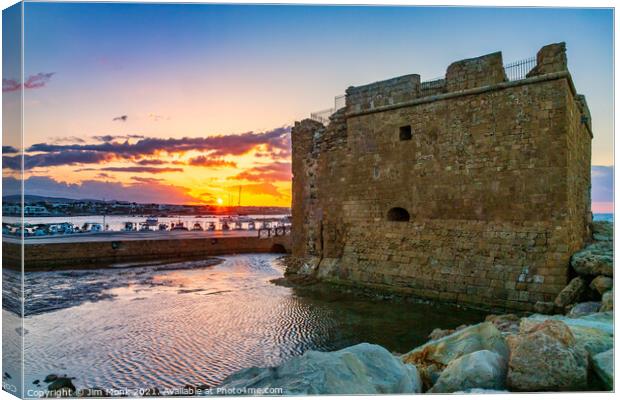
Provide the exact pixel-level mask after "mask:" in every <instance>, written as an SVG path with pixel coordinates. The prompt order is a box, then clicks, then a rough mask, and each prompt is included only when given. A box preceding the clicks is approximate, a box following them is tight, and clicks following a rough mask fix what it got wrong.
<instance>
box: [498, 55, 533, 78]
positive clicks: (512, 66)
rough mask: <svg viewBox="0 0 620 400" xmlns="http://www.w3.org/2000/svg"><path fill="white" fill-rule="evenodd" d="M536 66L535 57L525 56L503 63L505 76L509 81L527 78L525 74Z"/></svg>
mask: <svg viewBox="0 0 620 400" xmlns="http://www.w3.org/2000/svg"><path fill="white" fill-rule="evenodd" d="M535 66H536V57H530V58H526V59H525V60H519V61H515V62H511V63H509V64H506V65H504V71H506V77H507V78H508V80H509V81H520V80H521V79H525V78H527V74H528V73H529V72H530V71H531V70H532V69H533V68H534V67H535Z"/></svg>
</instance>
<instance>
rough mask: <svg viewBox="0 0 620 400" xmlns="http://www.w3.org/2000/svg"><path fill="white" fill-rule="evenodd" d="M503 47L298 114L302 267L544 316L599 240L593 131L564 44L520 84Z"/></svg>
mask: <svg viewBox="0 0 620 400" xmlns="http://www.w3.org/2000/svg"><path fill="white" fill-rule="evenodd" d="M506 72H507V68H504V66H503V61H502V54H501V53H499V52H498V53H493V54H489V55H485V56H482V57H478V58H472V59H467V60H462V61H457V62H455V63H453V64H451V65H450V66H449V67H448V69H447V71H446V75H445V78H444V79H440V80H437V81H433V82H425V83H421V82H420V76H419V75H417V74H412V75H405V76H401V77H397V78H393V79H389V80H385V81H381V82H376V83H372V84H369V85H364V86H358V87H349V88H348V89H347V91H346V105H345V106H344V107H342V108H340V109H339V110H337V111H336V112H335V113H334V114H333V115H331V116H330V117H329V123H328V124H326V126H325V125H323V124H322V123H320V122H317V121H314V120H311V119H306V120H303V121H301V122H296V123H295V126H294V128H293V131H292V141H293V176H294V178H293V254H292V256H293V260H292V264H291V265H292V267H291V268H290V270H291V271H292V272H297V273H301V274H310V275H313V276H316V277H317V278H319V279H321V280H325V281H331V282H336V283H342V284H352V285H357V286H365V287H371V288H377V289H387V290H389V291H396V292H401V293H405V294H411V295H414V296H418V297H422V298H428V299H438V300H445V301H450V302H456V303H464V304H475V305H485V306H492V307H500V308H508V309H516V310H530V309H532V308H533V305H534V304H535V303H536V302H539V301H540V302H543V301H544V302H548V301H553V299H554V298H555V297H556V295H557V294H558V292H560V291H561V290H562V288H564V287H565V286H566V283H567V282H568V280H569V278H570V276H569V261H570V256H571V254H572V253H574V252H575V251H577V250H578V249H580V248H581V247H582V246H583V245H584V244H585V242H586V241H587V240H588V238H589V226H590V225H589V224H590V222H591V215H592V214H591V211H590V159H591V155H590V153H591V140H592V129H591V120H590V113H589V110H588V106H587V104H586V101H585V98H584V96H582V95H579V94H577V92H576V90H575V87H574V85H573V81H572V79H571V75H570V73H569V71H568V68H567V59H566V49H565V44H564V43H557V44H551V45H547V46H545V47H543V48H542V49H540V51H539V52H538V54H537V57H536V60H535V62H534V61H532V68H531V70H529V72H527V74H523V75H524V76H520V77H519V78H517V79H512V80H509V79H508V77H507V74H506Z"/></svg>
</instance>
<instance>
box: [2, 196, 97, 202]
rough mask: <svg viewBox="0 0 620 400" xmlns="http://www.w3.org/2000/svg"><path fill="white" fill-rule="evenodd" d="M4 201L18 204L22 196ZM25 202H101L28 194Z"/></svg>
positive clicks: (6, 197)
mask: <svg viewBox="0 0 620 400" xmlns="http://www.w3.org/2000/svg"><path fill="white" fill-rule="evenodd" d="M2 200H3V201H5V202H9V203H17V202H20V201H21V196H20V195H18V194H11V195H8V196H2ZM24 201H25V202H26V203H37V202H43V201H47V202H50V203H75V202H78V201H101V200H95V199H67V198H64V197H47V196H36V195H32V194H27V195H25V196H24Z"/></svg>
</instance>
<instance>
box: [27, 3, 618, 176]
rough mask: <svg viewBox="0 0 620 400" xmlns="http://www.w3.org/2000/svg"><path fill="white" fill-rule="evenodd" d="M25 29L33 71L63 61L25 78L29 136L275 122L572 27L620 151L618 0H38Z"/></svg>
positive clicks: (170, 131) (591, 99) (600, 119)
mask: <svg viewBox="0 0 620 400" xmlns="http://www.w3.org/2000/svg"><path fill="white" fill-rule="evenodd" d="M25 41H26V50H25V75H26V76H27V77H28V76H37V74H41V73H47V74H52V73H53V75H50V76H49V77H43V76H39V78H40V79H43V80H44V81H45V82H44V84H45V87H42V88H40V89H37V90H30V91H27V92H26V113H27V115H26V117H27V118H26V121H27V124H26V127H25V132H26V134H27V137H26V144H27V145H28V144H34V143H41V142H49V141H50V138H52V137H68V136H78V137H83V136H87V135H103V134H110V133H117V134H125V135H126V134H139V135H145V136H147V137H159V138H164V137H165V138H170V137H183V136H190V137H197V136H201V137H203V136H211V135H220V134H238V133H243V132H249V131H254V132H263V131H267V130H271V129H274V128H277V127H282V126H287V125H290V124H291V123H292V122H293V121H295V120H300V119H303V118H305V117H307V116H308V115H309V113H310V112H312V111H317V110H321V109H324V108H327V107H330V106H332V104H333V97H334V96H336V95H339V94H342V93H344V90H345V89H346V87H348V86H351V85H360V84H365V83H368V82H373V81H377V80H382V79H386V78H389V77H393V76H398V75H403V74H409V73H419V74H420V75H421V76H422V80H428V79H432V78H435V77H438V76H442V75H443V74H444V73H445V70H446V67H447V66H448V65H449V64H450V63H451V62H453V61H456V60H459V59H463V58H468V57H475V56H479V55H482V54H487V53H490V52H495V51H502V53H503V57H504V62H505V63H507V62H511V61H516V60H520V59H524V58H528V57H531V56H534V55H535V54H536V52H537V51H538V49H539V48H540V47H542V46H543V45H545V44H548V43H553V42H559V41H564V42H566V45H567V53H568V60H569V69H570V71H571V73H572V76H573V79H574V82H575V86H576V87H577V90H578V91H579V92H580V93H582V94H585V95H586V97H587V100H588V103H589V106H590V109H591V112H592V117H593V130H594V136H595V138H594V141H593V148H592V163H593V164H594V165H607V166H608V165H611V164H613V145H612V142H613V12H612V10H610V9H569V8H563V9H558V8H480V7H471V8H463V7H432V8H429V7H427V8H425V7H378V6H372V7H349V6H344V7H336V6H249V5H243V6H240V5H188V4H171V5H161V4H160V5H155V4H151V5H143V4H111V3H103V4H70V3H34V2H33V3H27V4H26V14H25ZM122 115H127V116H129V118H128V119H127V120H126V121H125V123H123V124H122V125H121V124H119V123H118V120H114V119H113V118H115V117H118V116H122ZM248 165H249V164H248ZM67 172H69V171H63V174H65V175H66V173H67ZM71 183H76V181H75V180H74V181H72V182H71ZM194 183H195V182H194Z"/></svg>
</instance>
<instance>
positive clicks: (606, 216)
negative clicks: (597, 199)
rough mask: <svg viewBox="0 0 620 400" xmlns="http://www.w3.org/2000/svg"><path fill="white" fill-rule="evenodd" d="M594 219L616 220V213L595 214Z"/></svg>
mask: <svg viewBox="0 0 620 400" xmlns="http://www.w3.org/2000/svg"><path fill="white" fill-rule="evenodd" d="M594 220H595V221H609V222H614V215H613V214H594Z"/></svg>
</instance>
